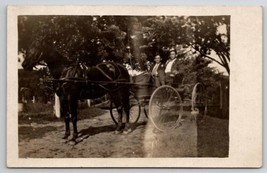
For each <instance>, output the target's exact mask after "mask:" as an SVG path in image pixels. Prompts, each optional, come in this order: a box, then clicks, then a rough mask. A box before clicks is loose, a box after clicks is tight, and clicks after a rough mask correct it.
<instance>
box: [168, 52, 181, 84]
mask: <svg viewBox="0 0 267 173" xmlns="http://www.w3.org/2000/svg"><path fill="white" fill-rule="evenodd" d="M178 51H179V52H180V53H179V54H178V56H177V55H176V50H175V49H171V50H170V52H169V56H170V59H169V60H168V61H167V62H166V65H165V70H164V72H165V82H166V84H167V85H172V86H175V87H178V85H179V84H180V83H181V82H182V78H183V74H180V73H179V65H180V63H181V62H180V59H181V58H182V56H183V54H182V53H181V52H182V50H178Z"/></svg>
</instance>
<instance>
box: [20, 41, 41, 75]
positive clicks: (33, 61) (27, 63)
mask: <svg viewBox="0 0 267 173" xmlns="http://www.w3.org/2000/svg"><path fill="white" fill-rule="evenodd" d="M42 60H43V51H42V49H41V46H40V43H39V42H36V43H33V44H32V45H31V46H30V47H29V49H28V50H27V51H26V54H25V57H24V61H23V63H22V67H23V68H24V69H25V70H32V68H33V67H35V66H36V65H38V64H39V63H40V62H41V61H42Z"/></svg>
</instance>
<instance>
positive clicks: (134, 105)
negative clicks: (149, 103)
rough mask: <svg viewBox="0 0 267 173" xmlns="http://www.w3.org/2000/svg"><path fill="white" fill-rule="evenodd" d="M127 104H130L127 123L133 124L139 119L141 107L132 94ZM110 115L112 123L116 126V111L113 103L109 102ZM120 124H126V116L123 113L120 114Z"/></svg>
mask: <svg viewBox="0 0 267 173" xmlns="http://www.w3.org/2000/svg"><path fill="white" fill-rule="evenodd" d="M129 103H130V110H129V122H130V123H132V124H134V123H136V122H137V121H138V119H139V117H140V112H141V105H140V102H139V100H138V98H137V97H135V96H134V94H133V93H131V94H130V97H129ZM110 115H111V118H112V120H113V122H114V123H115V124H116V125H117V124H118V117H119V116H118V111H117V109H116V107H115V105H114V103H112V102H111V104H110ZM122 122H123V123H125V122H126V116H125V113H124V111H123V114H122Z"/></svg>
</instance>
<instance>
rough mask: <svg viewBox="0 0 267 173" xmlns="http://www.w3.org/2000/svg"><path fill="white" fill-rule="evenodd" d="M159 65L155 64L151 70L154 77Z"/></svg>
mask: <svg viewBox="0 0 267 173" xmlns="http://www.w3.org/2000/svg"><path fill="white" fill-rule="evenodd" d="M159 64H160V63H157V64H156V65H155V66H154V68H153V70H152V74H153V75H155V76H157V75H158V67H159Z"/></svg>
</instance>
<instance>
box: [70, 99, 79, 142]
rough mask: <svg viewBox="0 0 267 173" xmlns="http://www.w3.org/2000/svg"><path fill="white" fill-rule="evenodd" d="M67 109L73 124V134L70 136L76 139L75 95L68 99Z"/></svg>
mask: <svg viewBox="0 0 267 173" xmlns="http://www.w3.org/2000/svg"><path fill="white" fill-rule="evenodd" d="M69 103H70V105H69V110H70V114H71V121H72V124H73V136H72V139H71V140H72V141H76V139H77V137H78V130H77V120H78V112H77V109H78V100H77V98H75V97H70V99H69Z"/></svg>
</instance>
